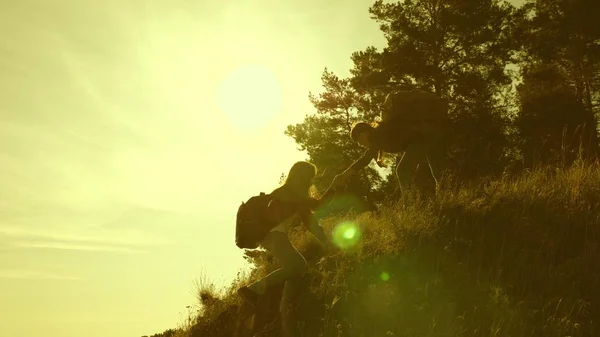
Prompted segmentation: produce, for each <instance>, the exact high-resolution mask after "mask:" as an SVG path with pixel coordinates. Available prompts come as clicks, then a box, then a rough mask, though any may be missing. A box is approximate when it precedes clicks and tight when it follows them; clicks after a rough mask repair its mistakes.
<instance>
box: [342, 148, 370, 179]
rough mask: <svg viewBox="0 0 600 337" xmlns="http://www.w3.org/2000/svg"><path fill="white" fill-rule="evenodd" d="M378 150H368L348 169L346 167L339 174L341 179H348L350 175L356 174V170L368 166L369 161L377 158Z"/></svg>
mask: <svg viewBox="0 0 600 337" xmlns="http://www.w3.org/2000/svg"><path fill="white" fill-rule="evenodd" d="M378 154H379V150H377V149H368V150H367V151H365V153H363V155H362V156H361V157H360V158H358V159H357V160H356V161H355V162H354V163H352V165H350V167H348V168H347V169H346V170H345V171H344V172H342V173H341V174H340V176H342V177H348V176H350V175H351V174H354V173H356V172H357V171H358V170H360V169H363V168H365V167H367V165H369V163H370V162H371V160H373V159H375V158H377V157H378Z"/></svg>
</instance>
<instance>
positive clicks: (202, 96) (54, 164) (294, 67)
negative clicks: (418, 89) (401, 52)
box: [0, 0, 383, 337]
mask: <svg viewBox="0 0 600 337" xmlns="http://www.w3.org/2000/svg"><path fill="white" fill-rule="evenodd" d="M371 4H372V1H371V0H360V1H359V0H355V1H345V0H330V1H321V0H319V1H317V0H303V1H299V0H295V1H274V0H272V1H269V0H255V1H244V0H236V1H197V0H196V1H192V0H172V1H168V2H167V1H160V2H159V1H154V2H151V1H141V0H139V1H128V0H102V1H89V0H45V1H41V0H37V1H34V0H19V1H11V0H5V1H0V317H2V318H1V320H2V323H1V324H0V336H7V337H20V336H35V335H44V336H46V337H71V336H73V337H75V336H77V337H81V336H88V337H100V336H101V337H107V336H110V337H125V336H141V335H143V334H154V333H157V332H162V331H163V330H165V329H168V328H174V327H176V326H177V324H178V323H179V322H181V321H182V319H183V316H182V315H181V314H182V313H183V312H185V307H186V306H187V305H190V304H195V303H196V300H195V294H194V292H193V291H194V288H193V281H194V279H195V278H199V277H202V276H203V274H207V275H208V276H209V277H210V278H211V279H213V280H215V281H218V282H227V281H229V280H231V279H232V278H233V277H234V276H235V274H236V273H237V272H238V270H240V269H241V268H242V267H243V266H244V260H243V259H242V252H241V250H239V249H238V248H237V247H236V246H235V244H234V226H235V212H236V210H237V207H238V206H239V204H240V202H241V201H242V200H245V199H247V198H248V197H249V196H251V195H253V194H255V193H257V192H259V191H268V190H270V189H272V188H274V187H276V185H277V182H278V180H279V176H280V175H281V173H284V172H287V170H288V169H289V167H290V166H291V165H292V164H293V162H295V161H297V160H302V159H305V156H304V155H303V154H302V153H300V152H298V151H297V150H296V145H295V143H294V142H293V140H292V139H290V138H288V137H286V136H284V135H283V131H284V129H285V127H286V125H288V124H291V123H296V122H299V121H301V120H302V118H303V116H304V114H305V113H308V112H311V111H312V106H311V105H310V103H309V101H308V98H307V95H308V92H309V91H311V90H312V91H319V90H320V76H321V73H322V71H323V69H324V67H328V68H329V69H330V70H333V71H335V72H336V73H337V74H339V75H341V76H345V75H346V74H347V70H348V69H349V68H350V67H351V61H350V58H349V56H350V54H351V53H352V52H354V51H357V50H361V49H364V48H365V47H367V46H369V45H375V46H378V47H380V46H382V45H383V37H382V36H381V34H380V33H379V31H378V29H377V25H376V23H375V22H374V21H372V20H371V19H370V18H369V14H368V12H367V9H368V7H369V6H370V5H371Z"/></svg>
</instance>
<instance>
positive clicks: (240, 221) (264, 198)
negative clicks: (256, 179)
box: [235, 192, 275, 249]
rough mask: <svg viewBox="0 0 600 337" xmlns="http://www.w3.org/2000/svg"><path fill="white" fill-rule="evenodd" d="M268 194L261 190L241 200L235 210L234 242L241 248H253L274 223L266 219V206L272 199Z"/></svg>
mask: <svg viewBox="0 0 600 337" xmlns="http://www.w3.org/2000/svg"><path fill="white" fill-rule="evenodd" d="M272 199H273V198H272V197H271V195H270V194H265V193H264V192H261V193H260V194H259V195H255V196H253V197H251V198H250V199H248V201H246V202H242V204H241V205H240V207H239V208H238V211H237V220H236V225H235V244H236V245H237V246H238V247H239V248H242V249H255V248H257V247H258V245H259V242H260V241H261V240H262V239H263V238H264V237H265V235H267V233H268V232H269V230H271V229H272V228H273V227H274V225H275V223H273V221H269V220H267V217H266V214H267V208H268V207H269V204H270V203H271V201H272Z"/></svg>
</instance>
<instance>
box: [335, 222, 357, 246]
mask: <svg viewBox="0 0 600 337" xmlns="http://www.w3.org/2000/svg"><path fill="white" fill-rule="evenodd" d="M359 240H360V231H359V230H358V226H356V224H354V223H352V222H342V223H340V224H339V225H337V226H336V227H335V228H334V230H333V242H334V244H335V245H337V246H338V247H340V248H342V249H348V248H351V247H353V246H355V245H356V244H357V243H358V241H359Z"/></svg>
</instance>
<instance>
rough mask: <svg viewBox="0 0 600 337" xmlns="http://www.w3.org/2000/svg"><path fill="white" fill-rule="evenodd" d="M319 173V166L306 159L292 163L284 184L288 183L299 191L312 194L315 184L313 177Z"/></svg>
mask: <svg viewBox="0 0 600 337" xmlns="http://www.w3.org/2000/svg"><path fill="white" fill-rule="evenodd" d="M316 175H317V167H316V166H315V165H313V164H311V163H309V162H306V161H299V162H296V163H295V164H294V165H292V168H291V169H290V172H289V173H288V175H287V178H286V179H285V182H284V185H287V186H289V187H291V188H293V189H294V190H296V191H297V192H299V193H302V194H304V193H306V194H310V193H311V192H312V191H311V188H312V186H313V179H314V178H315V176H316Z"/></svg>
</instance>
